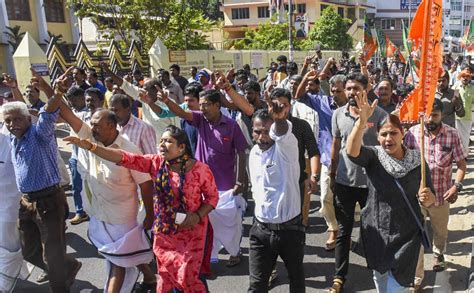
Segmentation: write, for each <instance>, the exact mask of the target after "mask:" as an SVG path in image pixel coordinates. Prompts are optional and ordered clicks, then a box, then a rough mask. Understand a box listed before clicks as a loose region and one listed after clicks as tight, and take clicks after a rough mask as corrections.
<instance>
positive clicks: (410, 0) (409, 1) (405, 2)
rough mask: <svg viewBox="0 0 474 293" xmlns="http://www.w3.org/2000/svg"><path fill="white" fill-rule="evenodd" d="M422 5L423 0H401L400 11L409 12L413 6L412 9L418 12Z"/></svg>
mask: <svg viewBox="0 0 474 293" xmlns="http://www.w3.org/2000/svg"><path fill="white" fill-rule="evenodd" d="M420 3H421V0H400V9H401V10H409V9H410V6H411V9H413V10H416V9H417V8H418V5H420Z"/></svg>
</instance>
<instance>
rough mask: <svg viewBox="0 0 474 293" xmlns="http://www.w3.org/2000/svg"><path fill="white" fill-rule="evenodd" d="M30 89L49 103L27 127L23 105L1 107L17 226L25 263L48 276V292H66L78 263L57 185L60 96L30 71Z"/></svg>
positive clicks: (19, 103)
mask: <svg viewBox="0 0 474 293" xmlns="http://www.w3.org/2000/svg"><path fill="white" fill-rule="evenodd" d="M32 73H33V76H34V78H33V79H32V85H33V86H35V87H37V88H38V89H39V90H42V91H44V92H45V94H46V96H47V97H48V98H49V99H50V100H49V101H48V103H47V104H46V105H45V107H44V108H43V109H41V111H40V113H39V119H38V122H37V123H36V124H32V123H31V117H30V115H29V113H28V108H27V107H26V105H25V104H24V103H22V102H11V103H7V104H5V105H3V106H2V114H3V117H4V121H5V125H6V127H7V129H8V130H9V132H10V133H11V135H10V144H11V148H12V151H11V156H12V162H13V167H14V170H15V178H16V183H17V186H18V188H19V190H20V192H21V193H22V194H23V196H22V198H21V201H20V211H19V223H18V227H19V230H20V239H21V247H22V254H23V257H24V259H25V260H26V261H28V262H30V263H32V264H34V265H35V266H37V267H39V268H41V269H43V270H44V271H47V272H48V275H49V285H50V289H51V291H52V292H58V293H59V292H69V288H70V287H71V285H72V283H73V282H74V279H75V277H76V274H77V272H78V271H79V269H80V268H81V266H82V264H81V263H80V262H78V261H77V260H76V259H74V258H73V257H70V256H68V255H66V238H65V233H64V232H65V222H64V220H65V214H66V211H65V207H66V196H65V194H64V191H63V189H62V188H61V187H60V186H59V183H60V174H59V169H58V164H57V155H58V151H57V148H58V147H57V144H56V138H55V136H54V129H55V123H56V120H57V118H58V116H59V110H58V106H59V102H60V100H61V97H62V93H61V92H57V93H55V92H54V91H53V90H52V89H51V87H50V86H49V85H48V84H47V83H46V81H45V80H44V79H43V78H41V77H40V76H39V75H38V74H37V73H36V72H35V71H34V70H32Z"/></svg>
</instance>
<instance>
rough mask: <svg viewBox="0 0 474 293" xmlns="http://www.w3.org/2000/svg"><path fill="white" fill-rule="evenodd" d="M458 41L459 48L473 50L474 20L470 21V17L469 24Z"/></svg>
mask: <svg viewBox="0 0 474 293" xmlns="http://www.w3.org/2000/svg"><path fill="white" fill-rule="evenodd" d="M460 43H461V48H465V49H466V51H468V52H471V51H474V22H472V19H471V20H470V21H469V26H468V27H466V31H465V32H464V36H463V37H462V38H461V42H460Z"/></svg>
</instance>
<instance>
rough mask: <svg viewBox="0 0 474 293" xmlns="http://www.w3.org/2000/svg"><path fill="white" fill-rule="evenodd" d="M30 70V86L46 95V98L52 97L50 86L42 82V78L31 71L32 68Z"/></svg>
mask: <svg viewBox="0 0 474 293" xmlns="http://www.w3.org/2000/svg"><path fill="white" fill-rule="evenodd" d="M30 70H31V75H33V77H32V78H31V79H30V84H31V85H32V86H33V87H35V88H37V89H38V90H40V91H42V92H44V93H46V95H47V96H48V97H50V96H52V95H53V94H54V92H53V89H52V88H51V86H50V85H49V84H48V83H47V82H46V80H44V78H43V77H42V76H41V75H39V74H38V72H36V70H34V69H33V67H30Z"/></svg>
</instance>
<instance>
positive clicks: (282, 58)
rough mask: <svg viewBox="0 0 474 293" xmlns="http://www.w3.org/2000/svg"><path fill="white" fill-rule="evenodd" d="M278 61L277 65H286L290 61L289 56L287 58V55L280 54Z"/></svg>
mask: <svg viewBox="0 0 474 293" xmlns="http://www.w3.org/2000/svg"><path fill="white" fill-rule="evenodd" d="M277 63H278V64H276V67H278V66H284V67H286V64H287V63H288V58H286V56H285V55H280V56H278V57H277ZM275 69H276V68H275Z"/></svg>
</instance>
